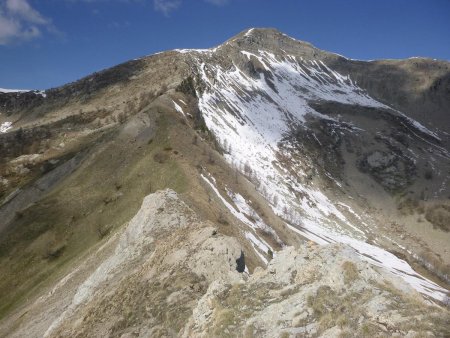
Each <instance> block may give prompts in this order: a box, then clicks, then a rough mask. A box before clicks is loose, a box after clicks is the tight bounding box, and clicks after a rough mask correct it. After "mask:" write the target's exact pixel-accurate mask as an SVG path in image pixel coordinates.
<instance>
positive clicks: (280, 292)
mask: <svg viewBox="0 0 450 338" xmlns="http://www.w3.org/2000/svg"><path fill="white" fill-rule="evenodd" d="M242 248H243V247H242V246H241V244H240V243H239V241H238V240H237V239H236V238H233V237H229V236H225V235H222V234H220V233H218V231H217V228H216V227H215V226H214V224H212V223H210V222H202V221H201V220H199V219H198V217H197V216H196V215H195V214H194V212H193V211H192V210H191V209H190V208H189V207H187V206H186V204H185V203H183V202H182V201H181V200H180V199H179V197H178V196H177V194H176V193H175V192H174V191H172V190H164V191H159V192H156V193H154V194H152V195H149V196H147V197H146V198H145V199H144V201H143V203H142V206H141V209H140V210H139V211H138V213H137V214H136V215H135V216H134V217H133V219H132V220H131V221H130V222H129V223H128V224H127V225H126V226H125V227H124V229H123V230H122V231H121V232H120V233H117V234H115V235H113V236H111V237H110V239H109V240H108V241H107V242H106V243H105V244H104V245H103V246H102V247H100V248H99V249H98V250H97V251H96V252H94V253H92V254H91V255H90V256H89V257H88V259H86V260H85V261H84V262H83V263H82V264H81V265H80V266H78V267H77V268H76V269H74V270H73V271H72V272H71V273H70V274H68V275H67V276H66V277H64V278H63V279H61V281H60V282H59V283H57V284H56V285H55V286H54V288H53V289H52V290H51V291H50V292H49V293H48V294H47V295H44V296H43V297H41V298H39V299H38V300H37V301H36V302H35V303H34V304H33V305H31V306H30V307H28V309H27V310H26V311H25V312H24V314H23V315H21V317H19V318H17V321H20V322H21V323H22V324H21V325H20V326H14V325H13V326H12V327H13V328H14V327H15V329H13V331H12V332H11V331H10V332H9V335H10V336H12V337H23V336H42V335H44V336H45V337H68V336H70V337H87V336H97V337H123V338H125V337H179V336H183V337H235V336H246V337H274V336H283V337H295V336H298V335H312V336H323V337H332V336H333V337H334V336H338V335H343V336H352V335H353V336H354V335H355V333H357V335H358V336H363V335H368V334H371V335H395V334H397V335H401V336H404V335H410V336H413V335H414V334H425V335H431V336H433V335H434V336H443V335H444V334H445V330H446V328H448V324H449V320H450V316H449V313H448V312H447V311H446V310H444V309H442V308H440V307H437V306H435V305H427V304H426V302H425V300H424V299H423V298H422V296H420V295H419V294H418V293H417V292H416V291H414V290H413V289H412V288H411V287H410V286H408V285H407V284H405V282H403V281H402V280H401V279H398V278H396V277H393V275H391V274H389V273H388V272H386V271H385V270H383V269H376V268H374V267H373V266H371V265H369V264H368V263H366V262H364V261H362V260H361V259H360V258H359V257H358V255H357V254H356V252H355V251H354V250H353V249H351V248H349V247H346V246H343V245H328V246H317V245H314V244H310V245H304V246H303V247H301V248H294V247H287V248H285V249H283V250H281V251H279V252H277V253H276V254H274V258H273V259H272V261H271V262H270V263H269V265H268V266H267V268H266V269H262V268H256V269H255V271H254V272H253V274H251V275H249V274H248V272H247V269H245V272H244V271H242V267H243V266H244V267H245V258H244V257H245V253H244V251H243V249H242ZM240 272H242V273H240ZM0 329H2V330H5V327H0Z"/></svg>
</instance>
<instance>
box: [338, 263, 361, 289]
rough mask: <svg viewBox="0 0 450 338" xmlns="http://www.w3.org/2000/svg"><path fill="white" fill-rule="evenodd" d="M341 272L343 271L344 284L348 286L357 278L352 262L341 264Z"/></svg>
mask: <svg viewBox="0 0 450 338" xmlns="http://www.w3.org/2000/svg"><path fill="white" fill-rule="evenodd" d="M342 270H344V282H345V283H346V284H350V283H351V282H353V281H355V280H356V279H357V278H358V276H359V272H358V269H357V267H356V265H355V264H354V263H352V262H349V261H345V262H344V263H343V264H342Z"/></svg>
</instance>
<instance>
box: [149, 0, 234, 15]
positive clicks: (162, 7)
mask: <svg viewBox="0 0 450 338" xmlns="http://www.w3.org/2000/svg"><path fill="white" fill-rule="evenodd" d="M204 1H205V2H207V3H209V4H211V5H215V6H223V5H226V4H227V3H228V2H229V0H204ZM181 3H182V0H153V5H154V8H155V10H156V11H158V12H162V13H163V14H164V15H165V16H169V14H170V13H171V12H172V11H174V10H176V9H178V8H179V7H180V6H181Z"/></svg>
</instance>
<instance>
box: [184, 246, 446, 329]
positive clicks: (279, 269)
mask: <svg viewBox="0 0 450 338" xmlns="http://www.w3.org/2000/svg"><path fill="white" fill-rule="evenodd" d="M449 324H450V317H449V313H448V312H447V311H445V310H442V309H440V308H438V307H435V306H427V305H425V303H424V302H423V300H422V299H421V297H420V296H419V294H417V293H416V292H415V291H414V290H413V289H411V287H409V286H407V285H405V284H404V282H403V281H401V280H400V279H396V278H393V277H392V275H389V274H388V273H386V271H384V270H382V269H381V270H377V269H374V268H373V267H372V266H370V265H369V264H367V263H366V262H363V261H361V259H359V257H358V256H357V254H356V253H355V252H354V251H353V250H352V249H351V248H349V247H346V246H343V245H328V246H323V247H321V246H312V247H306V246H305V247H303V248H300V249H295V248H293V247H289V248H286V249H284V250H282V251H280V252H278V254H277V255H276V256H275V258H274V259H273V260H272V261H271V262H270V264H269V265H268V266H267V268H266V269H265V270H263V269H261V268H258V269H257V270H255V272H254V273H253V275H251V276H250V277H249V278H248V280H247V281H242V282H240V283H236V284H231V283H223V282H217V283H214V284H213V285H211V286H210V287H209V289H208V291H207V292H206V294H205V295H204V296H203V297H202V298H201V300H200V301H199V303H198V305H197V306H196V308H195V309H194V312H193V316H192V318H191V320H190V323H189V325H188V326H187V327H186V329H185V331H184V336H185V337H234V336H245V337H277V336H281V337H298V336H312V337H317V336H321V337H337V336H341V337H342V336H343V337H347V336H348V337H351V336H352V337H355V336H359V337H362V336H367V335H369V334H370V335H374V336H394V335H398V336H405V335H406V336H416V335H420V334H423V335H427V336H428V335H429V336H444V335H445V334H446V330H447V327H448V325H449Z"/></svg>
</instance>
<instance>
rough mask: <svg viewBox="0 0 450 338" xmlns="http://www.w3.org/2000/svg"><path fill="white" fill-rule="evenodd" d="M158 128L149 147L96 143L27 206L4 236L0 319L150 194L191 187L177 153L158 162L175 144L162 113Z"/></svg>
mask: <svg viewBox="0 0 450 338" xmlns="http://www.w3.org/2000/svg"><path fill="white" fill-rule="evenodd" d="M157 125H158V126H157V131H156V135H155V136H154V138H153V142H151V143H150V144H145V145H143V146H137V145H133V144H130V143H129V141H128V140H126V141H114V139H110V140H106V141H107V142H104V143H99V144H94V145H92V148H93V149H92V152H91V153H92V154H93V155H92V156H91V158H89V159H88V160H86V161H85V162H84V163H83V164H82V165H81V167H80V168H79V169H78V170H76V171H75V172H74V173H73V174H72V175H71V176H69V177H68V178H67V179H65V180H64V181H63V182H62V183H61V184H60V185H59V186H58V187H57V188H56V189H55V190H54V191H52V192H51V193H50V194H48V195H47V196H45V197H44V198H43V199H41V200H40V201H38V202H37V203H35V204H34V205H31V206H30V207H28V208H27V209H25V210H22V211H21V216H20V217H18V218H16V219H15V220H14V222H13V224H12V225H11V227H10V228H9V230H7V231H6V232H5V233H4V234H2V238H0V275H1V276H2V278H1V279H0V318H2V317H4V316H5V315H6V314H7V313H9V311H11V309H13V308H14V307H15V306H17V305H18V304H20V303H21V302H22V301H23V300H24V299H26V298H27V297H28V296H30V295H35V294H36V290H37V289H39V288H41V287H42V286H43V285H45V283H49V282H50V281H51V280H55V278H57V277H58V273H62V271H64V268H66V267H68V266H69V263H70V262H72V261H73V259H74V258H76V257H79V256H80V255H81V254H82V253H83V252H84V251H85V250H87V249H88V248H90V247H91V246H93V245H95V244H96V243H98V241H99V240H101V239H102V238H105V237H107V236H108V233H109V232H113V231H114V230H115V229H117V228H118V227H120V226H121V225H123V224H124V223H125V222H127V221H129V220H130V219H131V218H132V217H133V216H134V215H135V213H136V212H137V210H138V209H139V207H140V205H141V203H142V200H143V198H144V197H145V196H146V195H148V194H150V193H152V192H154V191H156V190H159V189H165V188H172V189H174V190H175V191H177V192H181V193H182V192H184V191H186V189H187V187H188V181H187V178H186V176H185V174H184V172H183V171H182V169H181V167H180V166H179V164H178V163H177V161H176V159H175V158H172V157H171V156H168V158H167V160H166V161H164V163H158V162H155V161H154V155H155V154H156V153H158V152H164V148H167V147H170V140H169V139H168V134H169V130H168V129H169V127H170V121H168V120H167V118H165V117H164V116H160V117H159V119H158V121H157ZM113 136H114V135H113ZM115 136H117V135H115ZM105 201H108V203H106V202H105ZM50 277H51V278H50Z"/></svg>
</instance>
